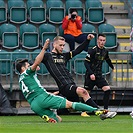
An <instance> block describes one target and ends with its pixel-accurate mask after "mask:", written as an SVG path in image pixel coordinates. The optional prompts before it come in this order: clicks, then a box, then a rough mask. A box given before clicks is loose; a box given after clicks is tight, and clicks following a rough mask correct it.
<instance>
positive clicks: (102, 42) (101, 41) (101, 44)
mask: <svg viewBox="0 0 133 133" xmlns="http://www.w3.org/2000/svg"><path fill="white" fill-rule="evenodd" d="M97 43H98V47H99V48H103V47H104V45H105V43H106V38H105V37H103V36H99V37H98V40H97Z"/></svg>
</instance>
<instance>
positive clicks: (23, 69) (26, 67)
mask: <svg viewBox="0 0 133 133" xmlns="http://www.w3.org/2000/svg"><path fill="white" fill-rule="evenodd" d="M29 66H30V64H29V63H28V62H25V66H22V68H21V70H22V72H24V71H25V70H27V69H28V67H29Z"/></svg>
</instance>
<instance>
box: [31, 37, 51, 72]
mask: <svg viewBox="0 0 133 133" xmlns="http://www.w3.org/2000/svg"><path fill="white" fill-rule="evenodd" d="M49 42H50V40H49V39H47V40H46V41H45V43H44V46H43V48H42V50H41V52H40V53H39V54H38V56H37V57H36V59H35V62H34V63H33V65H32V66H31V69H32V70H36V68H37V66H38V65H39V64H40V63H41V61H42V59H43V56H44V53H45V51H46V50H47V48H48V46H49Z"/></svg>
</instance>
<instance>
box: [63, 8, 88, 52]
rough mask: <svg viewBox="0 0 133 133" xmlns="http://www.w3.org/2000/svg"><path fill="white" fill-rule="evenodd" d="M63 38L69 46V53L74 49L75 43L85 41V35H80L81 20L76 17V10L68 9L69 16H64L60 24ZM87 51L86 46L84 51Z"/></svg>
mask: <svg viewBox="0 0 133 133" xmlns="http://www.w3.org/2000/svg"><path fill="white" fill-rule="evenodd" d="M62 28H63V30H64V38H65V40H66V42H67V43H68V44H69V47H70V51H72V50H74V49H75V42H77V43H79V44H81V43H83V42H84V41H85V40H86V37H87V35H86V34H84V33H82V31H81V29H82V19H81V17H80V16H78V12H77V10H76V9H70V13H69V15H67V16H65V18H64V19H63V23H62ZM84 50H85V51H87V50H88V46H87V47H86V48H85V49H84Z"/></svg>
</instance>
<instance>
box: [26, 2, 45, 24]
mask: <svg viewBox="0 0 133 133" xmlns="http://www.w3.org/2000/svg"><path fill="white" fill-rule="evenodd" d="M26 4H27V15H28V19H29V21H30V22H31V23H35V24H40V23H44V22H46V9H45V7H44V3H43V1H41V0H39V1H35V0H28V1H27V3H26Z"/></svg>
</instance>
